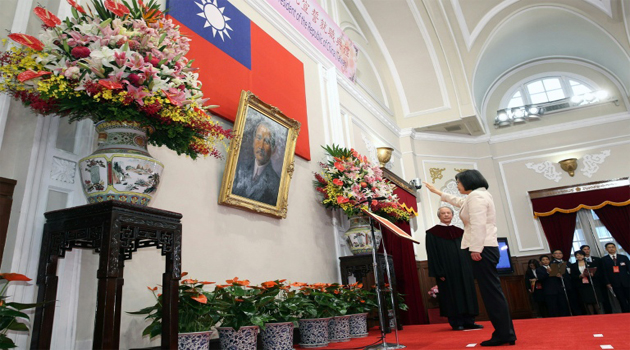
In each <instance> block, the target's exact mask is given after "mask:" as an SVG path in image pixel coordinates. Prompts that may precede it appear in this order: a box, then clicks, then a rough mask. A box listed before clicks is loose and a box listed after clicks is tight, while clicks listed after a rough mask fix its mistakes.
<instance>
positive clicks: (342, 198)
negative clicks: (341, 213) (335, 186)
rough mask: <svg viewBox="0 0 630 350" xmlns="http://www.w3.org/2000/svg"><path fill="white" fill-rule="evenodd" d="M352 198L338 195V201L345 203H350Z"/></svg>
mask: <svg viewBox="0 0 630 350" xmlns="http://www.w3.org/2000/svg"><path fill="white" fill-rule="evenodd" d="M349 201H350V200H349V199H348V198H346V197H344V196H337V203H339V204H343V203H348V202H349Z"/></svg>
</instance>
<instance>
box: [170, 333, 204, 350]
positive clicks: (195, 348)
mask: <svg viewBox="0 0 630 350" xmlns="http://www.w3.org/2000/svg"><path fill="white" fill-rule="evenodd" d="M211 336H212V331H205V332H192V333H179V335H178V336H177V348H178V349H179V350H202V349H203V350H207V349H208V348H209V347H210V337H211Z"/></svg>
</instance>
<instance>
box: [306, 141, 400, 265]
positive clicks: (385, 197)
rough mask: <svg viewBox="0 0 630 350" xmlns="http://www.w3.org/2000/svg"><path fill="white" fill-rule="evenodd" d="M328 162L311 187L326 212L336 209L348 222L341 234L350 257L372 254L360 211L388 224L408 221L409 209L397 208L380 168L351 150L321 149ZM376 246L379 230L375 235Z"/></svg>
mask: <svg viewBox="0 0 630 350" xmlns="http://www.w3.org/2000/svg"><path fill="white" fill-rule="evenodd" d="M322 148H323V149H324V150H325V151H326V153H327V155H328V156H329V160H328V161H327V162H326V163H320V167H321V169H322V172H321V173H315V180H314V181H313V185H314V186H315V189H316V190H317V191H318V192H320V193H321V194H322V199H321V203H322V205H323V206H324V207H325V208H327V209H338V210H341V211H343V212H344V213H345V215H347V217H348V218H349V219H350V229H349V230H348V231H347V232H346V233H345V239H346V242H347V243H348V247H349V249H350V251H351V252H352V253H353V254H366V253H370V252H371V251H372V246H373V245H372V238H371V232H370V225H369V223H368V219H367V217H365V216H364V215H362V210H367V209H369V210H371V211H372V212H373V213H375V214H377V215H380V216H382V217H384V218H386V219H388V220H390V221H392V222H398V221H409V218H410V212H411V210H407V208H406V206H404V205H401V204H400V203H399V200H398V196H397V195H395V194H394V190H395V189H396V185H394V184H393V183H390V182H388V181H386V180H385V178H383V171H382V170H381V168H380V167H379V166H378V165H376V164H372V163H371V162H370V161H369V160H368V159H367V157H366V156H362V155H360V154H359V153H358V152H357V151H355V150H354V149H347V148H342V147H339V146H337V145H332V146H325V147H324V146H323V147H322ZM375 235H376V236H377V237H376V239H377V242H376V243H377V244H375V245H374V246H376V247H378V243H379V242H380V231H378V232H375Z"/></svg>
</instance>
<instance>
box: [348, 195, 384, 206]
mask: <svg viewBox="0 0 630 350" xmlns="http://www.w3.org/2000/svg"><path fill="white" fill-rule="evenodd" d="M384 199H387V197H375V198H371V197H368V198H367V199H365V200H362V201H360V202H359V203H357V204H355V206H357V205H361V204H363V203H368V202H372V201H382V200H384Z"/></svg>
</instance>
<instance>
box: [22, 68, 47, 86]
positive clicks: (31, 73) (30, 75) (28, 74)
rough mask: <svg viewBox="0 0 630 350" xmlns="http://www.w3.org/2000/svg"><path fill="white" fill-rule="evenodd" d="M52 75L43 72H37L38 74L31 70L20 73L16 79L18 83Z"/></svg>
mask: <svg viewBox="0 0 630 350" xmlns="http://www.w3.org/2000/svg"><path fill="white" fill-rule="evenodd" d="M50 74H52V73H50V72H44V71H39V72H35V71H32V70H30V69H29V70H27V71H26V72H22V73H20V74H18V76H17V78H18V80H19V81H20V82H22V83H23V82H25V81H28V80H31V79H35V78H39V77H43V76H45V75H50Z"/></svg>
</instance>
